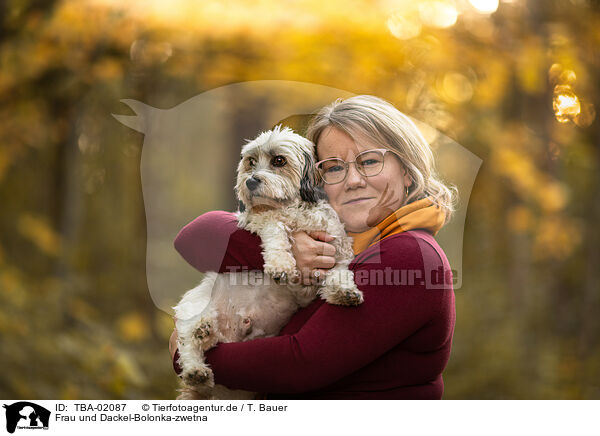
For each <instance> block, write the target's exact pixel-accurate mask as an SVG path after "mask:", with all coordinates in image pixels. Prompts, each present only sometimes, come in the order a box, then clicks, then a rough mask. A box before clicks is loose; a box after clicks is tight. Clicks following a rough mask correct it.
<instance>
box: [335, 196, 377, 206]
mask: <svg viewBox="0 0 600 436" xmlns="http://www.w3.org/2000/svg"><path fill="white" fill-rule="evenodd" d="M373 198H375V197H361V198H355V199H354V200H349V201H346V202H344V203H342V204H344V205H346V204H358V203H362V202H363V201H367V200H371V199H373Z"/></svg>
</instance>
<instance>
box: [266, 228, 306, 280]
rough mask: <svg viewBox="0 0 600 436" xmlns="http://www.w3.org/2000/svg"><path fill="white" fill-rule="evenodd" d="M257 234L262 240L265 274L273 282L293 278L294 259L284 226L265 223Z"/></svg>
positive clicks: (294, 273)
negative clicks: (272, 279)
mask: <svg viewBox="0 0 600 436" xmlns="http://www.w3.org/2000/svg"><path fill="white" fill-rule="evenodd" d="M257 233H258V236H260V238H261V240H262V248H263V253H262V254H263V259H264V261H265V264H264V271H265V273H267V274H269V275H270V276H271V277H273V278H274V279H275V280H280V279H281V280H285V279H289V278H292V277H295V276H296V274H297V270H296V259H294V256H293V254H292V244H291V242H290V238H289V232H288V230H287V228H286V226H285V225H284V224H283V223H280V222H274V223H267V224H266V225H264V226H263V227H262V228H261V229H260V230H259V231H258V232H257Z"/></svg>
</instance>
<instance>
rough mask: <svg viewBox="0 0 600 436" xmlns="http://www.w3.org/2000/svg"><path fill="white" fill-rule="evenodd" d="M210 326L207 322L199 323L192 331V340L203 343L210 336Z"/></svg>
mask: <svg viewBox="0 0 600 436" xmlns="http://www.w3.org/2000/svg"><path fill="white" fill-rule="evenodd" d="M210 327H211V324H210V322H208V321H201V322H200V323H199V324H198V325H197V326H196V328H195V329H194V338H195V339H198V340H199V341H200V342H204V341H206V340H207V339H208V337H209V336H210Z"/></svg>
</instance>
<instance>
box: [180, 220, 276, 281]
mask: <svg viewBox="0 0 600 436" xmlns="http://www.w3.org/2000/svg"><path fill="white" fill-rule="evenodd" d="M260 244H261V240H260V238H259V237H258V236H257V235H255V234H252V233H250V232H249V231H247V230H244V229H240V228H239V227H238V225H237V219H236V217H235V214H234V213H231V212H224V211H220V210H218V211H212V212H207V213H205V214H203V215H200V216H199V217H198V218H196V219H195V220H194V221H192V222H191V223H189V224H187V225H186V226H185V227H184V228H183V229H181V231H180V232H179V234H178V235H177V237H176V238H175V242H174V245H175V249H176V250H177V251H178V252H179V254H181V256H182V257H183V258H184V259H185V260H186V261H187V262H188V263H189V264H190V265H192V266H193V267H194V268H196V269H197V270H199V271H201V272H206V271H217V272H220V273H224V272H235V271H236V268H240V267H247V268H248V269H250V270H253V269H262V267H263V264H264V261H263V257H262V252H261V247H260Z"/></svg>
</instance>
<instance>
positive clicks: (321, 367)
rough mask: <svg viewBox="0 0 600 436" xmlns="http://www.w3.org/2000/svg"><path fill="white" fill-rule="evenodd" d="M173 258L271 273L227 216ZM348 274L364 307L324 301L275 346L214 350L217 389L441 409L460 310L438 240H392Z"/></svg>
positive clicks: (201, 266) (214, 217) (360, 258)
mask: <svg viewBox="0 0 600 436" xmlns="http://www.w3.org/2000/svg"><path fill="white" fill-rule="evenodd" d="M175 248H176V249H177V251H178V252H179V253H180V254H181V255H182V256H183V257H184V259H185V260H186V261H188V262H189V263H190V264H191V265H192V266H194V267H195V268H197V269H198V270H200V271H203V272H204V271H219V272H227V271H229V270H228V267H240V266H243V267H247V268H249V269H250V270H252V269H261V268H262V265H263V263H264V262H263V258H262V255H261V248H260V238H259V237H258V236H256V235H254V234H251V233H250V232H248V231H246V230H242V229H240V228H238V227H237V222H236V219H235V216H234V214H232V213H229V212H222V211H214V212H208V213H206V214H204V215H201V216H200V217H198V218H196V219H195V220H194V221H192V222H191V223H189V224H188V225H187V226H185V227H184V228H183V229H182V230H181V232H180V233H179V235H178V236H177V238H176V239H175ZM350 269H351V270H352V271H353V272H354V275H355V281H356V283H357V285H358V288H359V289H360V290H361V291H363V293H364V303H363V304H361V305H360V306H358V307H342V306H334V305H331V304H327V303H325V302H324V301H323V300H321V299H317V300H315V301H313V302H312V303H311V304H310V305H308V306H307V307H305V308H303V309H300V310H299V311H298V312H296V314H295V315H294V316H293V317H292V319H291V320H290V321H289V323H288V324H287V325H286V326H285V327H284V328H283V330H282V331H281V332H280V334H279V335H278V336H276V337H271V338H260V339H254V340H251V341H247V342H236V343H227V344H219V345H217V346H216V347H215V348H213V349H211V350H209V351H208V352H207V353H206V360H207V362H208V364H209V365H210V366H211V367H212V369H213V372H214V376H215V383H218V384H222V385H225V386H227V387H229V388H232V389H244V390H248V391H255V392H268V394H267V398H269V399H278V398H282V399H283V398H285V399H309V398H310V399H441V398H442V394H443V390H444V384H443V380H442V371H443V370H444V368H445V367H446V364H447V362H448V358H449V356H450V348H451V345H452V334H453V332H454V323H455V310H454V291H453V288H452V283H451V278H452V276H451V272H450V265H449V264H448V260H447V259H446V255H445V254H444V252H443V251H442V249H441V248H440V247H439V245H438V244H437V242H436V241H435V239H434V238H433V236H432V235H431V234H430V233H429V232H427V231H425V230H412V231H408V232H404V233H400V234H396V235H393V236H390V237H387V238H385V239H383V240H382V241H380V242H378V243H376V244H374V245H373V246H371V247H369V248H367V249H366V250H365V251H363V252H362V253H360V254H359V255H357V256H356V257H355V258H354V260H353V261H352V263H351V264H350ZM444 277H445V280H444ZM176 358H177V356H176ZM175 368H176V370H178V368H177V365H176V364H175Z"/></svg>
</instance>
